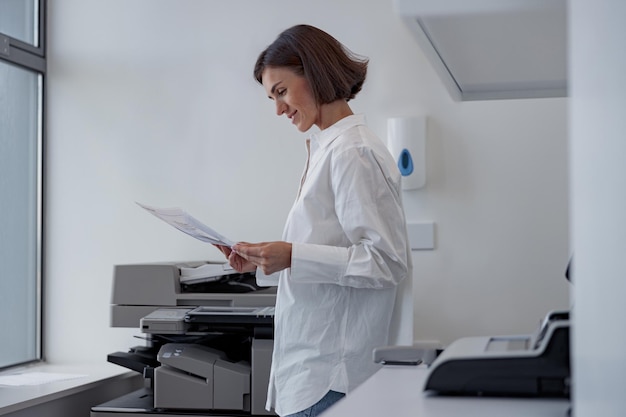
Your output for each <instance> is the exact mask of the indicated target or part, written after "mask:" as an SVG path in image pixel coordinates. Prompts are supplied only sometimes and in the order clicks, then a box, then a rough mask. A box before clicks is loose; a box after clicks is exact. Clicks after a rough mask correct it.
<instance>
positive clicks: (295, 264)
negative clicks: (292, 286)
mask: <svg viewBox="0 0 626 417" xmlns="http://www.w3.org/2000/svg"><path fill="white" fill-rule="evenodd" d="M347 265H348V248H341V247H336V246H327V245H315V244H311V243H292V245H291V279H292V280H293V281H294V282H299V283H309V284H339V283H340V282H341V278H342V277H343V276H344V274H345V272H346V268H347Z"/></svg>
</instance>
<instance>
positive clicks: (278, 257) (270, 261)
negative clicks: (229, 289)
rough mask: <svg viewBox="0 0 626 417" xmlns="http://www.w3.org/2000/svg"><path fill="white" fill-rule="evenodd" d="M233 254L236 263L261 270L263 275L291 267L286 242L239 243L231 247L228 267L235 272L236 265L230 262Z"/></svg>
mask: <svg viewBox="0 0 626 417" xmlns="http://www.w3.org/2000/svg"><path fill="white" fill-rule="evenodd" d="M233 254H234V255H235V257H236V258H239V259H238V261H246V262H247V263H251V264H253V265H255V266H256V267H259V268H261V270H262V271H263V273H264V274H266V275H270V274H273V273H274V272H278V271H282V270H283V269H285V268H289V267H290V266H291V243H288V242H262V243H246V242H239V243H237V244H235V245H234V246H233V247H232V252H231V254H230V256H229V258H228V260H229V261H230V265H231V266H232V267H233V268H235V269H236V270H237V271H239V269H237V267H236V266H235V265H236V264H233V261H232V260H231V259H232V258H233Z"/></svg>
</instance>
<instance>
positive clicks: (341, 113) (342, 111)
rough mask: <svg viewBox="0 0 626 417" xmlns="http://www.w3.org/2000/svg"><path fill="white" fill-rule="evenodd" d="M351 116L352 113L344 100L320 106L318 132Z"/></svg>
mask: <svg viewBox="0 0 626 417" xmlns="http://www.w3.org/2000/svg"><path fill="white" fill-rule="evenodd" d="M352 114H354V113H352V109H351V108H350V106H349V105H348V102H347V101H345V100H336V101H333V102H332V103H328V104H322V105H321V106H320V120H319V123H317V127H319V128H320V130H324V129H326V128H327V127H330V126H332V125H334V124H335V123H337V122H338V121H339V120H341V119H343V118H344V117H347V116H351V115H352Z"/></svg>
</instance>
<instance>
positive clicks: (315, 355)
mask: <svg viewBox="0 0 626 417" xmlns="http://www.w3.org/2000/svg"><path fill="white" fill-rule="evenodd" d="M367 64H368V61H367V60H365V59H358V58H357V57H356V56H354V55H353V54H352V53H350V52H349V51H348V50H347V49H345V48H344V47H343V46H342V45H341V44H340V43H339V42H338V41H337V40H336V39H334V38H333V37H331V36H330V35H328V34H327V33H325V32H323V31H321V30H319V29H317V28H314V27H312V26H307V25H298V26H294V27H292V28H290V29H287V30H285V31H284V32H283V33H281V34H280V35H279V36H278V38H277V39H276V40H275V41H274V42H273V43H272V44H271V45H270V46H269V47H268V48H267V49H266V50H265V51H263V52H262V53H261V54H260V56H259V57H258V59H257V62H256V65H255V68H254V76H255V78H256V79H257V81H258V82H259V83H261V84H262V85H263V87H264V88H265V91H266V93H267V95H268V97H269V98H270V99H271V100H273V101H274V102H275V105H276V114H277V115H278V116H281V115H285V116H287V118H288V119H290V120H291V123H292V124H294V125H295V126H296V128H297V129H298V130H299V131H301V132H307V131H308V130H309V129H311V128H312V127H313V126H316V127H317V128H319V131H318V132H315V133H312V134H311V136H310V139H307V141H306V147H307V151H308V160H307V163H306V167H305V170H304V174H303V176H302V179H301V185H300V190H299V191H298V196H297V198H296V201H295V203H294V205H293V208H292V209H291V212H290V213H289V216H288V219H287V222H286V226H285V229H284V232H283V239H284V241H280V242H264V243H256V244H251V243H243V242H242V243H237V244H236V245H234V246H233V248H232V250H231V249H229V248H227V247H220V249H221V250H222V251H223V252H224V253H225V254H226V256H228V259H229V262H230V264H231V265H232V266H233V267H234V268H235V269H236V270H238V271H240V272H247V271H254V270H257V268H258V272H257V277H259V276H260V275H262V274H261V272H262V273H263V274H274V273H277V272H279V274H276V280H277V283H278V290H277V297H276V311H275V336H274V352H273V359H272V370H271V375H270V385H269V391H268V402H267V408H268V410H269V409H270V408H272V407H273V408H275V410H276V412H277V413H278V414H279V415H281V416H286V415H289V416H291V415H294V416H315V415H317V414H318V413H321V412H322V411H323V410H324V409H326V408H327V407H328V406H330V405H331V404H332V403H334V402H335V401H337V400H339V399H340V398H341V397H343V396H344V395H345V393H347V392H349V391H350V390H352V389H353V388H355V387H356V386H357V385H359V384H360V383H361V382H363V381H364V380H365V379H367V378H368V377H369V376H370V375H371V374H372V373H374V372H375V371H376V369H377V366H376V365H375V364H374V363H373V361H372V350H373V349H374V348H375V347H378V346H383V345H386V344H387V342H388V335H389V325H390V320H391V315H392V310H393V307H394V300H395V296H396V286H397V284H398V283H399V282H400V281H402V280H404V279H408V278H410V276H411V261H410V249H409V246H408V240H407V235H406V222H405V217H404V212H403V207H402V201H401V186H400V173H399V170H398V168H397V166H396V165H395V163H394V160H393V158H392V157H391V155H390V154H389V152H388V150H387V148H386V147H385V146H384V144H383V143H382V142H381V141H380V140H379V139H378V138H377V137H376V136H375V135H374V134H373V133H372V132H371V131H370V130H369V129H368V128H367V127H366V126H365V124H364V118H363V116H360V115H354V114H353V112H352V110H351V108H350V106H349V105H348V101H349V100H351V99H353V98H354V97H355V96H356V94H357V93H358V92H359V91H360V90H361V87H362V85H363V82H364V81H365V76H366V72H367ZM274 285H275V284H274Z"/></svg>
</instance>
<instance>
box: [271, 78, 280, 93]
mask: <svg viewBox="0 0 626 417" xmlns="http://www.w3.org/2000/svg"><path fill="white" fill-rule="evenodd" d="M282 82H283V80H280V81H278V82H277V83H276V84H274V85H273V86H272V88H271V90H270V93H272V94H274V91H276V87H278V84H280V83H282Z"/></svg>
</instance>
